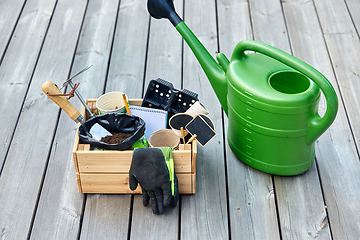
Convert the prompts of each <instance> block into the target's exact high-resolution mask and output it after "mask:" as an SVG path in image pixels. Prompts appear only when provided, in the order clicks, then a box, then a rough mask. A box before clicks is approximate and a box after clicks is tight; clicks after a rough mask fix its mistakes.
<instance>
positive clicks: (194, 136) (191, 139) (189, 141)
mask: <svg viewBox="0 0 360 240" xmlns="http://www.w3.org/2000/svg"><path fill="white" fill-rule="evenodd" d="M196 137H197V136H196V134H194V135H193V136H192V137H191V138H190V139H189V140H188V141H187V143H186V144H188V143H191V142H192V141H193V140H194V139H195V138H196Z"/></svg>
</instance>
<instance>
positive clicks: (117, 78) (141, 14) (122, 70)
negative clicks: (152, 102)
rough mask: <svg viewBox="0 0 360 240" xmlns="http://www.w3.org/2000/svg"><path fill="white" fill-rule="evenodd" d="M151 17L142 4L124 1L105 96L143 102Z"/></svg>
mask: <svg viewBox="0 0 360 240" xmlns="http://www.w3.org/2000/svg"><path fill="white" fill-rule="evenodd" d="M149 19H150V16H149V14H148V13H147V10H146V3H144V1H141V0H132V1H131V0H123V1H121V2H120V12H119V18H118V22H117V28H116V38H115V41H114V46H113V51H112V55H111V62H110V68H109V75H108V80H107V82H106V90H105V91H106V92H110V91H121V92H124V93H125V94H126V95H127V96H128V97H129V98H141V97H142V95H141V94H142V89H143V79H144V69H145V57H146V47H147V36H148V31H149Z"/></svg>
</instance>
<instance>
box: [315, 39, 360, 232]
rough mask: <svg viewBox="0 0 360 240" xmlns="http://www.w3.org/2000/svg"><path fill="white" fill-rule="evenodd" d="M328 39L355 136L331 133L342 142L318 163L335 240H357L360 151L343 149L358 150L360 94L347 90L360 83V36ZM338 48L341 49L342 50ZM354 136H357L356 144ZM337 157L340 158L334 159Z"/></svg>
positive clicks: (338, 131)
mask: <svg viewBox="0 0 360 240" xmlns="http://www.w3.org/2000/svg"><path fill="white" fill-rule="evenodd" d="M325 39H326V43H327V45H328V49H329V52H330V56H331V61H332V63H333V66H334V69H335V74H336V77H337V80H338V82H339V87H340V89H341V95H342V98H343V99H344V103H345V108H346V113H347V116H348V119H349V120H350V125H351V129H352V134H351V132H349V133H347V132H346V133H344V131H341V130H342V129H341V128H339V129H336V134H331V140H330V139H329V140H328V141H330V143H332V141H336V143H337V142H339V143H337V144H336V145H335V144H334V145H335V146H334V147H333V148H332V150H331V151H328V152H327V151H322V152H321V153H320V154H322V155H323V156H324V159H327V160H326V162H325V161H324V162H321V163H320V162H319V166H320V167H321V168H322V169H321V172H320V173H321V176H322V178H323V179H324V180H323V181H322V182H323V185H324V195H325V198H326V203H327V206H328V211H329V217H330V223H331V229H332V232H333V236H334V239H356V238H357V237H358V236H360V228H359V226H360V219H359V216H360V211H359V208H358V206H357V204H356V203H357V202H358V201H359V199H360V174H359V173H360V162H359V157H358V154H357V152H358V150H357V151H356V149H353V146H344V143H348V142H349V144H353V143H355V144H356V146H357V149H358V148H359V132H360V130H359V125H358V124H359V123H358V117H356V116H358V111H359V108H358V107H359V101H358V99H357V95H358V93H357V92H351V93H350V92H349V90H348V89H350V88H355V87H358V86H356V81H359V78H358V73H359V72H360V71H359V70H360V69H359V63H360V59H359V56H357V52H358V51H360V45H359V39H358V37H357V36H354V35H352V34H351V35H350V34H346V35H342V34H341V35H337V34H334V35H326V36H325ZM339 44H341V45H339ZM339 46H342V47H341V48H339ZM344 52H346V53H347V54H346V56H343V54H344ZM354 73H355V74H354ZM338 96H340V94H338ZM352 98H356V99H355V100H354V102H350V99H352ZM345 120H346V119H345ZM345 120H344V122H345ZM344 124H346V122H345V123H344ZM334 131H335V130H334ZM353 136H355V141H354V140H353ZM340 141H341V142H340ZM320 143H321V142H320ZM320 143H319V144H320ZM337 156H339V158H335V157H337ZM334 158H335V159H334ZM329 162H330V164H329ZM320 164H321V165H320Z"/></svg>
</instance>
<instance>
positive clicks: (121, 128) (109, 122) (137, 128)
mask: <svg viewBox="0 0 360 240" xmlns="http://www.w3.org/2000/svg"><path fill="white" fill-rule="evenodd" d="M42 90H43V92H44V93H45V94H46V95H47V96H48V97H49V98H50V99H51V100H52V101H53V102H55V103H56V104H57V105H58V106H59V107H60V108H61V109H63V110H64V111H65V112H66V113H67V114H68V116H69V117H70V118H71V119H72V120H74V121H75V122H77V123H80V124H81V125H80V127H79V131H78V132H79V139H80V141H81V142H82V143H84V144H90V145H92V146H94V147H98V148H104V149H108V150H126V149H129V148H131V146H132V145H133V144H134V143H135V142H136V141H137V140H139V139H140V138H141V137H142V136H143V135H144V132H145V122H144V120H142V119H141V118H139V117H137V116H133V115H128V114H124V113H107V114H102V115H98V116H95V117H93V118H90V119H89V120H87V121H86V122H84V121H83V116H82V115H81V114H80V112H79V111H78V110H77V109H76V108H75V107H74V106H73V105H72V104H71V103H70V102H69V101H68V100H67V99H66V97H64V96H59V95H62V94H61V91H60V90H59V89H58V88H57V86H56V85H55V84H54V83H52V82H51V81H47V82H45V83H44V84H43V85H42ZM94 125H95V127H96V128H97V131H99V130H100V132H101V133H100V135H99V136H97V137H96V138H94V137H93V136H92V135H91V134H90V133H89V131H88V129H91V128H92V127H93V126H94ZM108 132H124V133H132V136H131V137H129V138H127V139H126V140H124V141H123V142H122V143H119V144H107V143H104V142H101V141H99V140H98V139H100V138H101V137H103V136H106V135H107V134H108Z"/></svg>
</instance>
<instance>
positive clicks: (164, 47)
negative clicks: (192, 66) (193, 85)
mask: <svg viewBox="0 0 360 240" xmlns="http://www.w3.org/2000/svg"><path fill="white" fill-rule="evenodd" d="M183 2H184V1H182V0H177V1H175V2H174V6H175V9H176V12H177V13H178V14H179V16H180V17H182V12H183ZM148 15H149V14H148ZM181 61H182V37H181V36H180V34H179V33H177V31H176V30H175V29H174V27H173V25H172V24H171V23H170V21H168V20H167V19H161V20H159V19H154V18H151V21H150V34H149V47H148V53H147V62H146V75H145V86H144V91H146V89H147V86H148V84H149V82H150V80H152V79H157V78H162V79H164V80H166V81H169V82H171V83H172V84H173V85H174V87H175V88H177V89H181V80H182V79H181V72H182V69H181V67H182V62H181Z"/></svg>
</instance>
